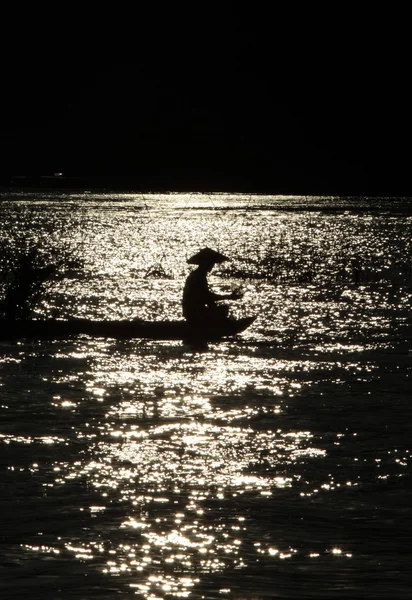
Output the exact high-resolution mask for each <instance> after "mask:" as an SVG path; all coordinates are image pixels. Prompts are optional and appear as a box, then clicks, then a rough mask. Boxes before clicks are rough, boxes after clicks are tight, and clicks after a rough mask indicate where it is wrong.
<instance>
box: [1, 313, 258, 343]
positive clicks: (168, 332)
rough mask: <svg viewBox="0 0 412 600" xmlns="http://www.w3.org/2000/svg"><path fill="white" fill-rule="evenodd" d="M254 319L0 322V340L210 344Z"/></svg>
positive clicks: (231, 333)
mask: <svg viewBox="0 0 412 600" xmlns="http://www.w3.org/2000/svg"><path fill="white" fill-rule="evenodd" d="M255 318H256V317H245V318H243V319H225V320H224V321H220V322H210V323H207V324H201V323H199V324H189V323H187V321H139V320H136V321H91V320H88V319H73V320H65V321H63V320H53V319H50V320H21V321H7V320H1V321H0V339H3V340H6V339H17V338H31V339H57V338H65V337H71V336H74V335H90V336H94V337H109V338H123V339H132V338H149V339H154V340H189V341H190V340H204V341H213V340H219V339H221V338H223V337H228V336H233V335H236V334H238V333H241V332H242V331H244V330H245V329H246V328H247V327H249V325H251V324H252V323H253V321H254V320H255Z"/></svg>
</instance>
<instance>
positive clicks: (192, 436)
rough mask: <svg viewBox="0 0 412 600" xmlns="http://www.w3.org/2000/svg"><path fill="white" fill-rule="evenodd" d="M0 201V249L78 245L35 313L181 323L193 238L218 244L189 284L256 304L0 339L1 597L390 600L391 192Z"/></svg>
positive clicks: (394, 311)
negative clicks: (216, 335) (164, 335)
mask: <svg viewBox="0 0 412 600" xmlns="http://www.w3.org/2000/svg"><path fill="white" fill-rule="evenodd" d="M0 210H1V214H2V220H1V223H0V233H1V238H2V240H3V243H4V244H6V245H7V247H9V248H10V247H13V248H14V249H15V250H14V251H15V252H19V251H21V249H22V248H23V247H27V246H28V245H30V244H36V247H37V248H39V249H40V252H42V253H43V256H44V257H46V258H47V257H49V259H50V260H52V259H53V257H54V258H55V257H56V256H61V255H62V253H63V254H64V253H65V254H66V255H67V256H71V257H74V258H76V263H75V266H73V268H71V269H66V272H65V277H64V278H63V277H60V278H57V279H56V280H54V281H52V282H51V283H50V285H49V287H48V289H47V290H46V293H45V295H44V297H43V300H42V302H41V303H40V305H39V306H38V308H37V312H36V315H35V316H36V317H37V318H39V317H43V316H48V317H52V316H53V317H57V318H70V317H79V316H82V317H87V318H91V319H118V318H135V317H140V318H144V319H149V320H161V319H167V318H169V319H170V318H173V319H177V318H181V309H180V299H181V293H182V287H183V283H184V278H185V276H186V275H187V273H188V272H189V267H188V265H187V263H186V259H187V258H188V257H189V256H190V255H191V254H193V253H194V252H196V251H197V250H198V249H199V248H201V247H202V246H205V245H208V246H211V247H214V248H216V249H218V250H220V251H221V252H224V253H225V254H227V255H229V256H230V257H232V259H233V260H232V261H231V263H227V266H226V263H225V265H222V266H220V267H216V268H215V269H214V271H213V272H212V274H211V276H210V283H211V286H212V287H213V288H214V289H215V290H218V291H221V292H224V291H225V292H226V291H230V290H231V289H233V288H235V287H240V288H242V290H243V291H244V297H243V299H242V300H241V301H240V302H238V303H236V304H235V303H233V309H232V314H233V315H235V316H246V315H251V314H255V315H257V319H256V321H255V322H254V324H253V325H252V326H251V327H250V328H249V329H248V330H246V331H245V332H244V333H243V334H241V335H240V336H238V337H236V338H233V339H226V340H223V341H222V342H220V343H213V344H212V343H211V344H209V345H208V346H207V347H202V348H194V347H191V346H189V345H187V344H184V343H183V342H170V341H151V340H142V339H135V340H115V339H105V338H91V337H87V336H78V337H72V338H70V339H57V340H47V341H44V340H43V341H36V340H32V341H30V340H25V339H21V340H14V341H13V340H3V341H0V468H1V471H0V489H1V496H0V508H1V512H0V525H1V527H0V542H1V545H0V547H1V555H0V591H1V594H2V595H1V597H2V598H3V597H4V598H7V599H8V598H23V597H26V596H28V595H30V597H31V598H39V599H40V598H50V599H55V600H57V599H63V600H66V599H68V600H69V599H90V600H93V599H102V598H105V599H106V598H107V599H109V598H110V599H112V598H116V597H120V598H136V599H151V600H155V599H174V598H189V599H200V598H205V599H207V600H212V599H215V598H228V599H238V600H241V599H242V600H246V599H250V600H252V599H255V600H257V599H259V598H302V599H304V598H411V586H412V575H411V567H410V565H411V559H412V554H411V545H410V531H411V525H412V517H411V511H410V506H411V504H412V485H411V471H410V468H411V449H412V443H411V426H410V422H411V417H412V405H411V397H412V396H411V391H412V386H411V373H412V352H411V348H412V345H411V342H412V319H411V304H412V262H411V249H412V241H411V240H412V216H411V215H412V203H411V201H410V200H409V199H406V198H396V199H385V198H382V199H369V198H309V197H299V198H292V197H264V196H251V197H249V196H239V195H237V196H235V195H230V196H227V195H220V194H216V195H208V196H207V195H202V194H186V195H183V194H182V195H180V194H170V195H163V196H155V195H146V196H142V195H139V194H114V193H104V194H103V193H98V194H93V193H88V194H54V193H37V194H14V195H7V194H3V195H2V196H1V197H0ZM3 247H4V246H3ZM77 259H79V260H77Z"/></svg>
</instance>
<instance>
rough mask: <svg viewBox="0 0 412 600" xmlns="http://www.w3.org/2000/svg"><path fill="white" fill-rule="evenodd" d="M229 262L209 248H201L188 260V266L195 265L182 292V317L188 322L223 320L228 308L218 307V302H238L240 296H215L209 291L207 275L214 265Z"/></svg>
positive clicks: (235, 293) (237, 294)
mask: <svg viewBox="0 0 412 600" xmlns="http://www.w3.org/2000/svg"><path fill="white" fill-rule="evenodd" d="M226 260H229V259H228V258H227V257H226V256H224V255H223V254H221V253H220V252H216V251H215V250H212V249H211V248H203V249H202V250H200V252H198V253H197V254H195V255H194V256H192V257H191V258H189V260H188V261H187V262H188V263H189V264H193V265H197V268H196V269H195V270H194V271H192V272H191V273H190V274H189V276H188V278H187V279H186V283H185V286H184V290H183V300H182V305H183V316H184V317H185V319H186V320H187V321H190V322H199V321H201V322H204V321H206V320H212V321H216V320H221V319H225V318H227V316H228V313H229V307H228V306H225V305H218V304H217V302H219V301H220V300H238V299H239V298H241V297H242V294H240V293H238V292H232V293H231V294H215V293H214V292H211V291H210V290H209V286H208V282H207V275H208V273H210V271H211V270H212V269H213V267H214V265H215V264H218V263H222V262H224V261H226Z"/></svg>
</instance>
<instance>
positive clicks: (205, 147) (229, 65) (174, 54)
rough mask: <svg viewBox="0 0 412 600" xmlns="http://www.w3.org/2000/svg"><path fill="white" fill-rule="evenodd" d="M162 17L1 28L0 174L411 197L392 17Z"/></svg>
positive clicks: (397, 29)
mask: <svg viewBox="0 0 412 600" xmlns="http://www.w3.org/2000/svg"><path fill="white" fill-rule="evenodd" d="M160 10H161V7H160V5H159V11H160ZM172 16H173V17H174V19H172V18H171V19H168V18H166V16H165V15H163V17H164V18H163V19H159V18H156V17H155V16H154V15H153V14H152V15H151V16H150V18H149V17H147V16H143V15H140V18H137V19H136V20H135V21H134V27H131V28H129V27H128V26H127V25H128V23H127V21H128V19H127V18H126V16H124V19H123V22H122V21H120V23H121V25H120V27H119V25H115V24H114V23H111V24H110V21H108V22H105V24H104V26H103V25H100V26H97V24H96V23H95V24H94V26H93V29H90V28H88V27H86V26H84V24H83V23H82V26H80V25H79V23H80V22H82V21H81V20H80V19H74V20H72V21H70V23H68V22H66V21H62V20H58V21H57V22H55V23H54V25H53V26H48V27H44V26H42V27H41V28H38V29H36V28H30V27H25V28H23V30H22V28H21V27H20V28H19V27H17V28H13V27H12V28H11V32H9V35H8V37H7V39H6V41H5V42H3V52H2V57H3V58H2V82H3V85H2V94H1V129H0V134H1V154H2V156H1V172H2V175H3V180H5V179H7V178H8V177H9V176H11V175H17V174H33V175H36V174H37V175H40V174H50V173H53V172H64V173H65V174H67V175H79V176H84V177H86V176H100V177H105V178H109V177H111V178H114V177H115V178H116V181H117V182H118V183H119V182H122V181H123V182H125V185H127V184H130V185H132V186H133V187H139V186H141V187H142V188H144V187H149V188H150V187H151V188H153V189H155V188H158V189H161V188H164V189H217V190H219V189H222V190H223V189H232V190H242V189H243V190H245V191H246V190H247V191H270V192H290V193H350V194H357V193H359V194H362V193H373V194H391V193H393V194H399V193H400V194H410V193H411V183H410V176H409V171H410V166H409V163H410V137H411V129H412V128H411V118H410V108H409V59H410V51H409V43H408V38H407V37H406V35H404V34H403V33H402V15H395V17H396V18H395V19H394V21H388V20H387V19H386V18H385V17H387V15H385V14H382V15H381V19H380V20H376V19H375V17H376V15H370V16H369V18H368V19H367V20H366V21H362V22H360V21H359V15H356V14H354V15H342V14H338V13H337V14H334V15H331V14H323V15H322V17H323V19H324V22H322V21H318V22H317V26H316V27H315V26H313V24H312V25H311V24H309V22H306V17H305V15H301V18H300V19H298V20H293V18H290V17H289V20H287V21H285V20H283V18H281V16H280V15H279V14H272V13H269V12H268V13H267V14H259V13H257V14H253V15H252V14H248V13H247V11H246V13H244V14H243V15H242V18H239V15H237V14H235V15H231V14H230V12H229V14H227V15H225V18H223V16H222V15H221V14H220V13H217V14H216V13H208V14H203V13H202V12H201V11H198V12H197V13H195V14H194V15H189V16H188V15H186V16H185V18H182V17H181V16H180V17H178V16H176V15H172ZM193 17H194V19H193ZM312 17H313V15H312ZM348 17H349V18H348ZM189 18H191V19H192V20H191V21H187V20H186V19H189ZM315 20H316V16H315Z"/></svg>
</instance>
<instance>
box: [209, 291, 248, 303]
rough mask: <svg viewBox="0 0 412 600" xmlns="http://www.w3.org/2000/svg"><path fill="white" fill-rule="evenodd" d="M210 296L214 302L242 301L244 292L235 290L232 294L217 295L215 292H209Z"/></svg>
mask: <svg viewBox="0 0 412 600" xmlns="http://www.w3.org/2000/svg"><path fill="white" fill-rule="evenodd" d="M209 294H210V297H211V299H212V301H213V302H219V300H240V298H242V297H243V294H242V292H240V291H239V290H237V291H236V290H235V291H234V292H231V293H230V294H215V293H214V292H209Z"/></svg>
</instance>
